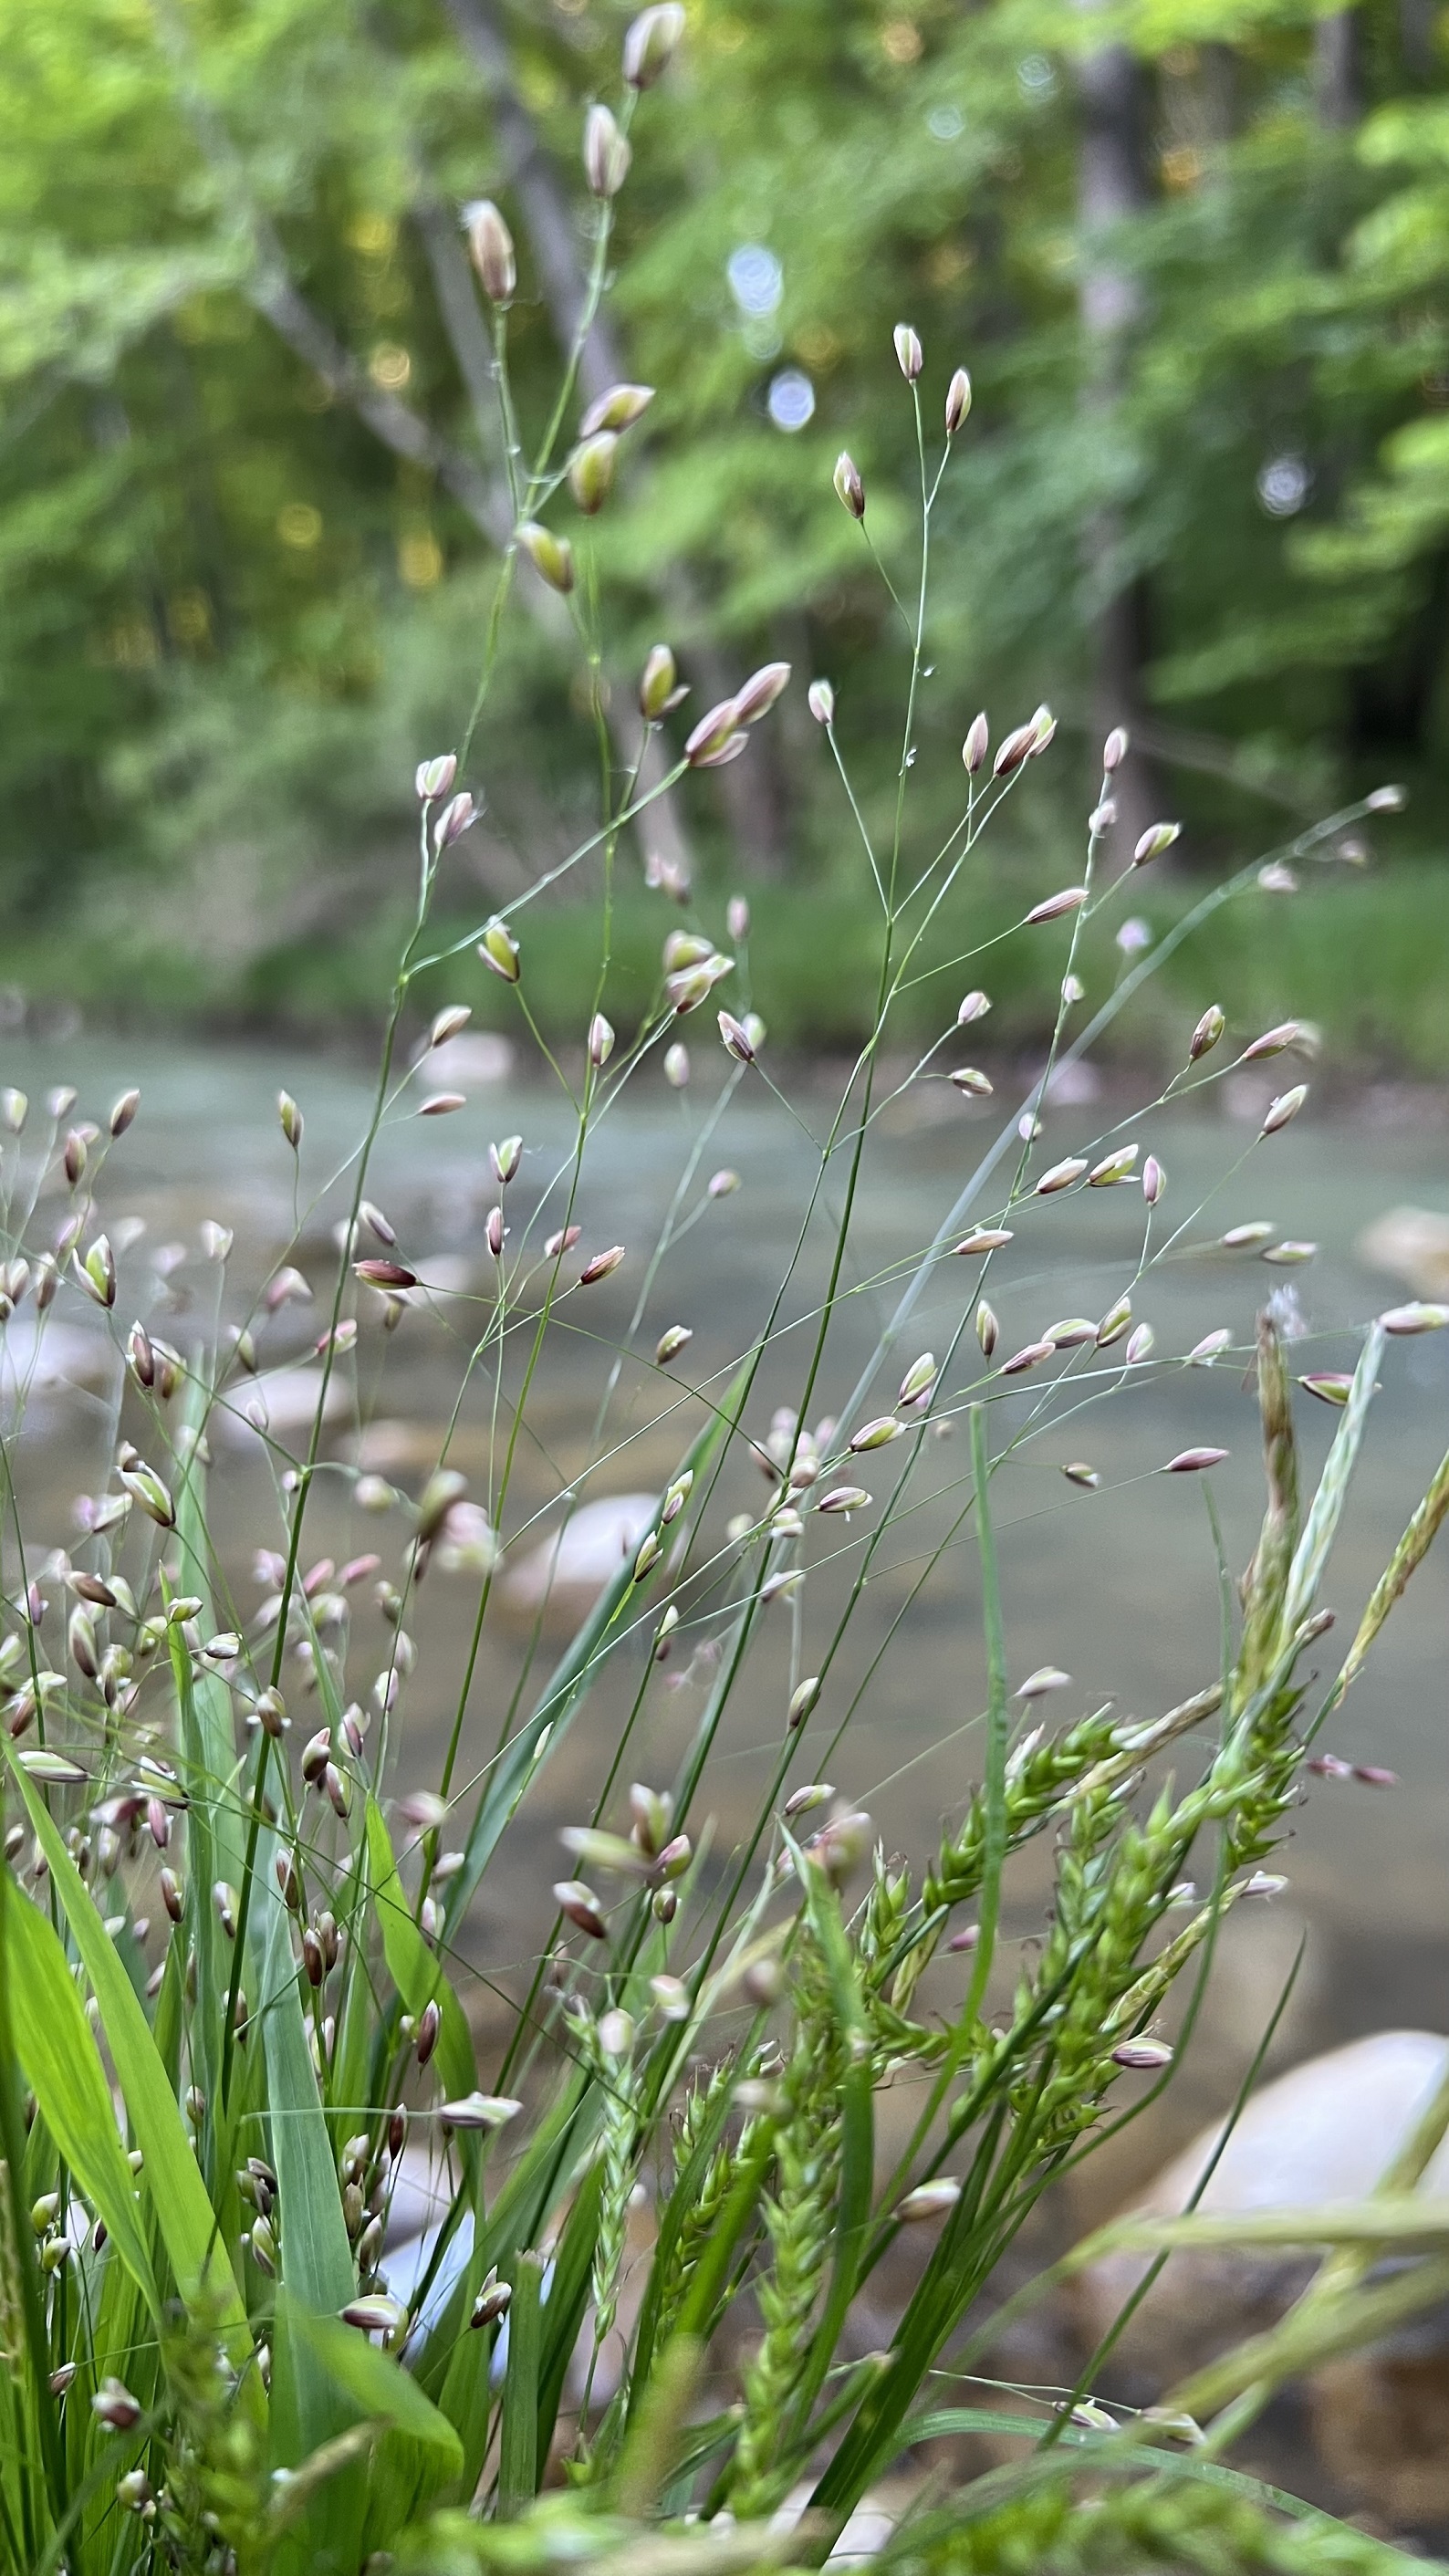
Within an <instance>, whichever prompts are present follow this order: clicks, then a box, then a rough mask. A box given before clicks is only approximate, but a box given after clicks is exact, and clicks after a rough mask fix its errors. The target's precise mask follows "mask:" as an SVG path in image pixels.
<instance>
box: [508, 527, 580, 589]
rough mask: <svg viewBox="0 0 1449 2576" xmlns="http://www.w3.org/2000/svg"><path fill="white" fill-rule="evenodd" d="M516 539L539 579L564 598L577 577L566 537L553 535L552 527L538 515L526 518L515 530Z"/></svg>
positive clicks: (572, 551) (570, 548)
mask: <svg viewBox="0 0 1449 2576" xmlns="http://www.w3.org/2000/svg"><path fill="white" fill-rule="evenodd" d="M518 542H519V544H520V545H521V546H522V548H523V551H524V553H525V554H526V555H527V557H528V560H529V562H530V563H531V564H532V566H533V569H534V571H535V572H536V573H537V574H538V577H539V579H540V581H544V582H547V584H548V587H549V589H550V590H557V591H559V592H561V593H562V594H563V596H564V597H565V598H567V596H568V593H569V592H570V591H571V590H572V589H573V588H574V585H575V583H576V582H577V580H578V577H579V576H578V568H577V566H576V564H575V562H574V550H573V547H572V546H571V545H570V544H569V541H568V539H567V537H558V536H555V534H554V532H553V530H552V528H546V527H544V526H543V524H542V522H541V521H540V520H538V519H526V520H525V521H524V524H523V526H522V527H521V528H520V529H519V531H518Z"/></svg>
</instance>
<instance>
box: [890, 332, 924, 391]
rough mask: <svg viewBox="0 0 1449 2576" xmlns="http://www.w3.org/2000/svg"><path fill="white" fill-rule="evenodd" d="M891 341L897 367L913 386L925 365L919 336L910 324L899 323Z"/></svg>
mask: <svg viewBox="0 0 1449 2576" xmlns="http://www.w3.org/2000/svg"><path fill="white" fill-rule="evenodd" d="M891 340H892V343H893V345H894V348H895V353H896V365H897V366H898V367H899V368H900V371H901V374H902V375H903V376H904V377H905V380H906V382H907V384H908V385H913V384H914V383H915V381H916V378H917V376H918V375H919V374H920V372H921V369H922V367H923V366H924V364H925V359H924V357H923V355H922V351H921V342H920V337H919V334H918V333H917V332H915V331H913V330H912V329H911V326H910V324H909V322H898V323H897V324H896V327H895V329H894V331H893V332H892V333H891Z"/></svg>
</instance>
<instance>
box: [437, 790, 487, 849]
mask: <svg viewBox="0 0 1449 2576" xmlns="http://www.w3.org/2000/svg"><path fill="white" fill-rule="evenodd" d="M477 820H478V808H477V805H476V804H475V803H474V800H473V794H472V790H471V789H470V788H467V787H460V788H459V790H458V793H457V795H456V796H450V797H449V799H448V801H447V804H446V805H445V806H444V807H443V810H442V812H441V814H440V815H439V816H438V819H437V821H436V823H435V824H434V825H433V847H434V849H435V850H439V851H442V850H450V849H451V848H452V846H453V843H454V842H455V841H461V839H462V837H463V835H464V833H465V832H471V831H472V829H473V826H474V824H475V823H476V822H477Z"/></svg>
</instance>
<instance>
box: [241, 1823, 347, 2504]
mask: <svg viewBox="0 0 1449 2576" xmlns="http://www.w3.org/2000/svg"><path fill="white" fill-rule="evenodd" d="M274 1843H275V1837H274V1836H272V1835H271V1834H268V1835H267V1836H266V1837H265V1838H264V1846H263V1850H262V1852H261V1853H260V1854H259V1855H258V1866H257V1881H256V1887H257V1897H258V1901H259V1904H260V1906H261V1909H262V1918H263V1919H262V1927H261V1942H262V1972H263V1981H264V1983H263V1990H264V1992H265V1994H266V1997H267V2006H266V2010H265V2012H264V2013H263V2014H262V2016H261V2022H262V2034H263V2045H264V2047H265V2050H266V2064H267V2123H268V2141H269V2146H270V2151H271V2160H272V2166H273V2170H274V2171H275V2173H276V2177H277V2186H278V2190H277V2201H278V2208H279V2212H280V2216H281V2281H282V2285H283V2288H284V2290H285V2291H287V2292H288V2293H289V2294H290V2295H289V2297H288V2298H287V2299H286V2300H285V2301H284V2302H283V2303H282V2305H281V2306H280V2308H279V2311H278V2333H277V2336H276V2344H275V2361H276V2366H275V2371H274V2377H273V2403H272V2456H273V2464H274V2466H276V2467H279V2468H295V2467H297V2465H298V2464H299V2462H300V2461H301V2460H302V2459H303V2458H305V2456H306V2455H307V2453H308V2452H309V2451H313V2450H315V2449H316V2447H317V2445H318V2443H319V2442H322V2441H325V2440H327V2439H328V2438H329V2437H330V2436H331V2435H332V2434H334V2433H337V2432H340V2431H342V2430H343V2429H345V2425H346V2423H347V2422H349V2421H350V2420H351V2419H350V2417H343V2418H341V2419H339V2416H338V2412H337V2404H336V2396H335V2391H334V2390H333V2389H332V2388H331V2386H330V2383H321V2382H319V2381H318V2379H317V2377H316V2375H315V2374H314V2373H310V2372H308V2371H307V2370H305V2369H304V2368H302V2367H301V2360H302V2356H301V2354H300V2353H299V2352H298V2351H297V2350H296V2349H295V2341H296V2338H295V2334H294V2331H293V2323H292V2321H293V2320H294V2319H295V2316H296V2314H297V2312H298V2310H310V2311H311V2312H312V2314H313V2315H314V2316H323V2317H335V2316H336V2315H337V2313H338V2310H339V2309H340V2308H344V2307H345V2306H346V2304H347V2302H348V2300H349V2299H351V2298H352V2297H354V2296H355V2294H356V2290H357V2267H356V2265H355V2263H354V2261H353V2259H352V2248H351V2246H350V2244H349V2243H348V2239H347V2227H346V2223H345V2221H344V2219H343V2215H342V2191H341V2185H340V2183H339V2182H338V2178H337V2166H336V2163H335V2160H334V2158H333V2153H332V2141H331V2139H330V2138H329V2136H328V2134H327V2119H326V2114H325V2112H324V2111H323V2108H322V2096H321V2093H320V2091H319V2090H318V2085H317V2072H316V2068H315V2067H314V2066H313V2063H312V2051H311V2048H310V2047H309V2045H308V2040H307V2025H306V2022H305V2019H304V2017H303V2012H302V1998H301V1992H300V1982H299V1981H300V1976H301V1971H300V1969H299V1968H298V1966H297V1962H296V1960H295V1959H294V1958H293V1956H292V1945H291V1942H290V1940H289V1939H288V1936H287V1912H286V1907H285V1905H284V1904H283V1902H282V1899H281V1896H280V1894H278V1893H276V1892H275V1879H274V1875H273V1867H272V1863H273V1859H274V1848H273V1847H274Z"/></svg>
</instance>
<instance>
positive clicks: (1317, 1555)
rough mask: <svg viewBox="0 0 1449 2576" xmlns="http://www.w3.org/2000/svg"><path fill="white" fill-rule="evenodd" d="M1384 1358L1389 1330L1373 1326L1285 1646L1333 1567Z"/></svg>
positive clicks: (1296, 1586) (1321, 1486) (1301, 1546)
mask: <svg viewBox="0 0 1449 2576" xmlns="http://www.w3.org/2000/svg"><path fill="white" fill-rule="evenodd" d="M1383 1356H1384V1328H1383V1326H1382V1324H1373V1325H1371V1326H1370V1328H1369V1334H1368V1339H1367V1340H1366V1341H1365V1343H1364V1346H1363V1349H1362V1351H1361V1352H1360V1354H1359V1362H1358V1366H1357V1368H1356V1369H1355V1370H1354V1373H1353V1384H1352V1386H1351V1387H1350V1389H1349V1395H1348V1402H1347V1404H1346V1405H1345V1406H1344V1408H1343V1412H1342V1415H1341V1416H1340V1419H1339V1425H1338V1429H1337V1430H1336V1432H1335V1433H1334V1435H1333V1446H1332V1448H1331V1449H1330V1450H1329V1453H1328V1456H1327V1458H1326V1459H1325V1461H1324V1466H1323V1473H1322V1475H1321V1476H1320V1477H1319V1479H1318V1491H1317V1493H1316V1494H1315V1495H1314V1497H1313V1504H1312V1508H1311V1510H1310V1512H1309V1514H1308V1518H1307V1521H1306V1522H1305V1523H1304V1528H1303V1536H1302V1537H1301V1538H1300V1540H1299V1542H1298V1545H1297V1547H1296V1548H1295V1550H1294V1553H1293V1562H1292V1564H1291V1565H1290V1567H1289V1569H1288V1584H1287V1589H1286V1591H1285V1593H1284V1596H1283V1624H1282V1627H1281V1629H1280V1631H1279V1635H1280V1640H1281V1641H1283V1642H1286V1640H1287V1639H1288V1638H1289V1637H1291V1636H1292V1634H1293V1631H1294V1629H1295V1628H1296V1627H1297V1626H1298V1624H1299V1621H1300V1620H1301V1619H1303V1618H1304V1617H1305V1616H1306V1614H1307V1612H1308V1611H1309V1610H1311V1608H1312V1606H1313V1603H1314V1600H1315V1598H1316V1596H1317V1592H1318V1587H1319V1584H1320V1583H1321V1582H1322V1580H1323V1569H1324V1567H1325V1566H1326V1564H1327V1563H1328V1552H1329V1549H1330V1548H1331V1547H1332V1545H1333V1542H1334V1539H1335V1537H1336V1535H1337V1532H1338V1524H1339V1521H1340V1520H1341V1519H1342V1517H1343V1507H1344V1504H1345V1503H1346V1502H1347V1500H1348V1488H1349V1480H1350V1478H1351V1477H1352V1475H1353V1470H1354V1464H1355V1461H1356V1460H1357V1457H1358V1453H1359V1448H1360V1446H1361V1444H1362V1441H1363V1435H1364V1426H1365V1424H1366V1422H1367V1420H1368V1409H1369V1406H1370V1405H1371V1403H1372V1402H1373V1398H1374V1387H1375V1382H1376V1380H1377V1378H1378V1373H1379V1367H1380V1363H1381V1362H1382V1360H1383Z"/></svg>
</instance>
